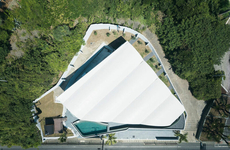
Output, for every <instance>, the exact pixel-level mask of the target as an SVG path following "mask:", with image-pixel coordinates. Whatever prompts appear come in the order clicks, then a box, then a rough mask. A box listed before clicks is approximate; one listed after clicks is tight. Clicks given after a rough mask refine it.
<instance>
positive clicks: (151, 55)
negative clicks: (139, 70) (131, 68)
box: [144, 52, 154, 61]
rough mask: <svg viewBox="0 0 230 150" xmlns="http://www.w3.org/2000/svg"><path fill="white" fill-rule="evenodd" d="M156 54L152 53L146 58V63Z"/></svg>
mask: <svg viewBox="0 0 230 150" xmlns="http://www.w3.org/2000/svg"><path fill="white" fill-rule="evenodd" d="M153 55H154V53H153V52H151V53H149V54H148V55H147V56H145V58H144V61H148V60H149V59H150V58H151V57H153Z"/></svg>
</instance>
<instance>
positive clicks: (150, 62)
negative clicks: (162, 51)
mask: <svg viewBox="0 0 230 150" xmlns="http://www.w3.org/2000/svg"><path fill="white" fill-rule="evenodd" d="M147 64H148V65H149V66H150V67H151V68H152V69H153V70H154V71H155V73H157V72H158V71H159V70H160V69H161V66H159V62H158V60H157V58H156V56H153V57H151V58H150V59H149V60H147Z"/></svg>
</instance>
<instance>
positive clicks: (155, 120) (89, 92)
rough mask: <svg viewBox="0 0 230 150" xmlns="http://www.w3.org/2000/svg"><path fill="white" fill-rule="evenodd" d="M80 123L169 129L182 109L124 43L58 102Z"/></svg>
mask: <svg viewBox="0 0 230 150" xmlns="http://www.w3.org/2000/svg"><path fill="white" fill-rule="evenodd" d="M57 100H58V101H60V102H61V103H62V104H63V105H64V106H65V107H66V108H67V109H68V110H69V111H70V112H71V113H72V114H73V115H75V116H76V117H77V118H79V119H82V120H88V121H96V122H117V123H123V124H143V125H151V126H169V125H171V124H172V123H173V122H174V121H175V120H176V119H177V118H178V117H179V116H180V115H181V114H182V113H183V112H184V110H185V109H184V107H183V105H182V104H181V103H180V102H179V100H178V99H176V98H175V96H174V95H173V94H172V93H171V91H170V90H169V89H168V87H167V86H166V85H165V84H164V83H163V82H162V81H161V80H160V79H159V78H158V76H157V75H156V73H155V72H154V71H153V70H152V68H150V67H149V65H148V64H147V63H146V62H145V61H144V60H143V59H142V57H141V56H140V55H139V53H138V52H137V51H136V49H135V48H134V47H133V46H132V45H131V44H130V43H129V42H126V43H124V44H123V45H122V46H120V47H119V48H118V49H117V50H116V51H115V52H113V53H112V54H111V55H110V56H108V57H107V58H106V59H105V60H103V61H102V62H101V63H100V64H98V65H97V66H96V67H95V68H93V69H92V70H91V71H90V72H88V73H87V74H86V75H85V76H84V77H82V78H81V79H80V80H78V81H77V82H76V83H74V84H73V85H72V86H71V87H70V88H68V89H67V90H66V91H65V92H64V93H63V94H61V95H60V96H59V97H58V98H57Z"/></svg>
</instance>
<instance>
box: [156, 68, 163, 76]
mask: <svg viewBox="0 0 230 150" xmlns="http://www.w3.org/2000/svg"><path fill="white" fill-rule="evenodd" d="M163 72H164V70H163V68H161V69H160V70H159V71H158V72H157V76H159V75H161V74H162V73H163Z"/></svg>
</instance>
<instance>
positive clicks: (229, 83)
mask: <svg viewBox="0 0 230 150" xmlns="http://www.w3.org/2000/svg"><path fill="white" fill-rule="evenodd" d="M229 60H230V49H229V51H228V52H226V53H225V55H224V56H223V58H222V59H221V64H220V65H214V68H215V70H223V71H224V73H225V80H222V84H223V86H224V87H225V88H226V89H227V90H228V91H230V61H229Z"/></svg>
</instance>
